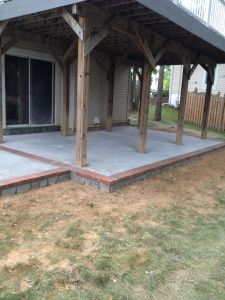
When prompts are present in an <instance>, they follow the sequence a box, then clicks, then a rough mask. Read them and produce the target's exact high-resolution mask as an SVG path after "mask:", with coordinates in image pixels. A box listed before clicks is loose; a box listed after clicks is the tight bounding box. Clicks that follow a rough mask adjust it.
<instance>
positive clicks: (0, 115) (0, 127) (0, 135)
mask: <svg viewBox="0 0 225 300" xmlns="http://www.w3.org/2000/svg"><path fill="white" fill-rule="evenodd" d="M1 41H2V38H1V36H0V144H2V143H3V111H2V105H3V101H2V53H1V49H2V42H1Z"/></svg>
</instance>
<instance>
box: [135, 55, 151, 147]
mask: <svg viewBox="0 0 225 300" xmlns="http://www.w3.org/2000/svg"><path fill="white" fill-rule="evenodd" d="M151 72H152V68H151V67H150V65H149V63H148V61H147V60H145V63H144V70H143V79H142V90H141V103H140V121H139V124H140V125H139V144H138V151H139V152H142V153H144V152H145V147H146V141H147V133H148V132H147V130H148V111H149V97H150V84H151Z"/></svg>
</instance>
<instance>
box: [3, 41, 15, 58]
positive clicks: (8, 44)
mask: <svg viewBox="0 0 225 300" xmlns="http://www.w3.org/2000/svg"><path fill="white" fill-rule="evenodd" d="M16 43H17V40H13V39H9V40H8V41H7V42H5V44H4V45H3V46H2V55H4V54H6V52H7V51H8V50H9V49H10V48H12V47H13V46H14V45H15V44H16Z"/></svg>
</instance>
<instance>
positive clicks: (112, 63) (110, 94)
mask: <svg viewBox="0 0 225 300" xmlns="http://www.w3.org/2000/svg"><path fill="white" fill-rule="evenodd" d="M107 79H108V107H107V121H106V130H107V131H112V117H113V97H114V81H115V60H114V59H113V58H111V59H110V67H109V72H108V76H107Z"/></svg>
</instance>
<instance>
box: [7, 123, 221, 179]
mask: <svg viewBox="0 0 225 300" xmlns="http://www.w3.org/2000/svg"><path fill="white" fill-rule="evenodd" d="M219 143H221V142H220V141H212V140H201V139H199V138H196V137H191V136H185V137H184V144H183V145H181V146H178V145H176V144H175V134H174V133H168V132H161V131H156V130H149V131H148V143H147V151H146V153H138V152H137V144H138V130H137V129H136V128H134V127H114V128H113V131H112V132H107V131H104V130H102V131H95V132H89V133H88V166H87V167H86V169H88V170H92V171H95V172H98V173H100V174H103V175H113V174H116V173H119V172H123V171H126V170H129V169H133V168H136V167H140V166H144V165H147V164H151V163H155V162H158V161H161V160H164V159H167V158H171V157H175V156H178V155H182V154H186V153H190V152H193V151H196V150H200V149H204V148H206V147H209V146H213V145H217V144H219ZM4 145H5V146H6V147H10V148H14V149H17V150H21V151H25V152H29V153H32V154H36V155H40V156H43V157H46V158H49V159H53V160H56V161H59V162H64V163H70V164H74V161H75V136H74V135H73V136H69V137H64V136H63V135H62V134H61V133H59V132H49V133H38V134H29V135H19V136H6V137H5V144H4ZM20 165H21V166H22V167H23V163H20ZM35 165H36V163H35ZM29 169H30V168H29Z"/></svg>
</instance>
